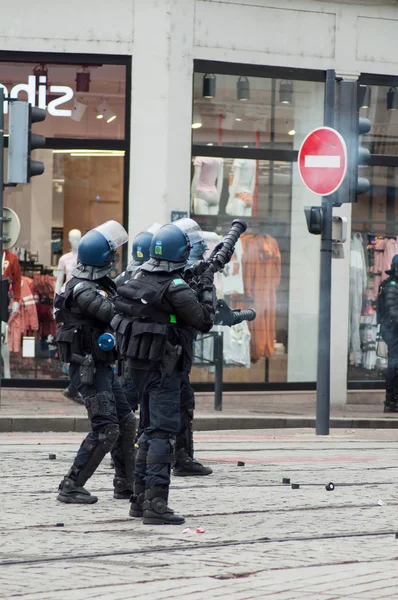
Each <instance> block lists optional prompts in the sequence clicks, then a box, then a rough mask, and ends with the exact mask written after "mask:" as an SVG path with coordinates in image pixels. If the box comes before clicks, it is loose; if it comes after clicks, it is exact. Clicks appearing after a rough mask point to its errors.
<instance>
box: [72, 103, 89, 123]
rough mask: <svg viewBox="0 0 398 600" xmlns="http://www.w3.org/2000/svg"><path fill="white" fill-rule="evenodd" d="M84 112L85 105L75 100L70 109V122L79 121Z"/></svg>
mask: <svg viewBox="0 0 398 600" xmlns="http://www.w3.org/2000/svg"><path fill="white" fill-rule="evenodd" d="M86 110H87V104H84V103H83V102H79V101H78V100H76V102H75V104H74V106H73V108H72V114H71V117H70V118H71V119H72V121H81V120H82V118H83V115H84V113H85V112H86Z"/></svg>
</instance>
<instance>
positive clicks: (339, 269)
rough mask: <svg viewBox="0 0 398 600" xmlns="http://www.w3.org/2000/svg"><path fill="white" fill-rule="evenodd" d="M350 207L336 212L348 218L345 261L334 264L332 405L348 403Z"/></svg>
mask: <svg viewBox="0 0 398 600" xmlns="http://www.w3.org/2000/svg"><path fill="white" fill-rule="evenodd" d="M351 208H352V207H351V204H343V206H342V207H341V208H335V209H333V214H334V215H336V216H341V217H346V218H347V223H348V231H347V241H346V243H345V244H344V258H343V259H333V260H332V320H331V324H332V336H331V353H330V355H331V364H330V403H331V404H333V405H337V404H346V403H347V368H348V367H347V354H348V314H349V305H350V294H349V289H350V239H351V212H352V210H351Z"/></svg>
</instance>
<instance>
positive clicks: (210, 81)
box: [202, 73, 216, 98]
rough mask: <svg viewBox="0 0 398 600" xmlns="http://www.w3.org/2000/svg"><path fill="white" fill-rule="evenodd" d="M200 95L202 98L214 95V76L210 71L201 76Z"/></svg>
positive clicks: (213, 96)
mask: <svg viewBox="0 0 398 600" xmlns="http://www.w3.org/2000/svg"><path fill="white" fill-rule="evenodd" d="M202 96H203V98H215V97H216V76H215V75H214V74H212V73H206V75H204V77H203V87H202Z"/></svg>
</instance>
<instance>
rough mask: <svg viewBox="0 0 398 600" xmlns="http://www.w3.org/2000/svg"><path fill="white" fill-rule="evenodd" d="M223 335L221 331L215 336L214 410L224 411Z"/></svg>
mask: <svg viewBox="0 0 398 600" xmlns="http://www.w3.org/2000/svg"><path fill="white" fill-rule="evenodd" d="M223 342H224V338H223V333H222V331H219V332H218V333H217V334H216V335H215V336H214V346H213V353H214V354H213V360H214V364H215V374H214V410H219V411H221V410H222V383H223V345H224V344H223Z"/></svg>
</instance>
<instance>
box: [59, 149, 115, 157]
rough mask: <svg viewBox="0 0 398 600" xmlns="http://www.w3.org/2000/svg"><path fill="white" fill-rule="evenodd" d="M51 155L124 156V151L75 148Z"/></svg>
mask: <svg viewBox="0 0 398 600" xmlns="http://www.w3.org/2000/svg"><path fill="white" fill-rule="evenodd" d="M53 154H69V156H102V157H103V156H124V155H125V151H124V150H92V149H90V148H75V149H71V150H53Z"/></svg>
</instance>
